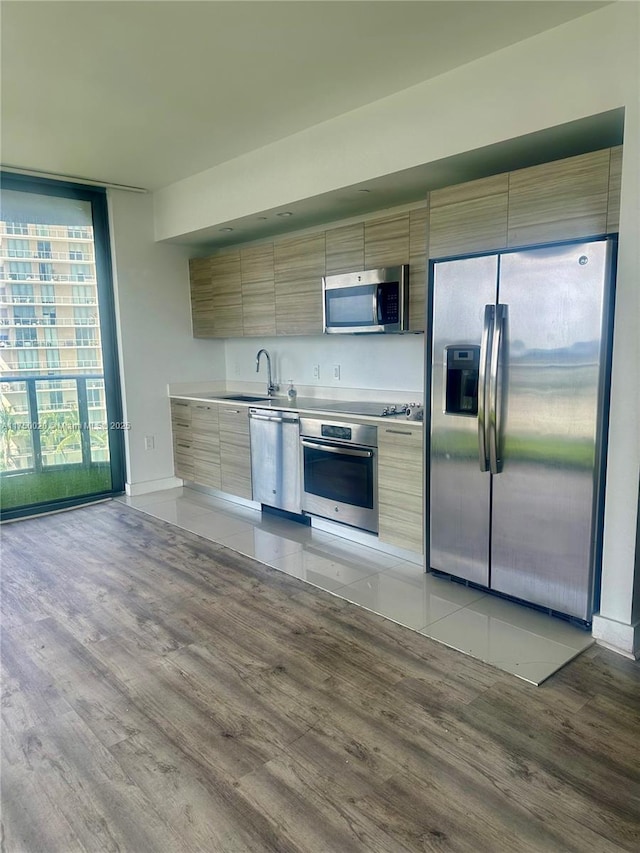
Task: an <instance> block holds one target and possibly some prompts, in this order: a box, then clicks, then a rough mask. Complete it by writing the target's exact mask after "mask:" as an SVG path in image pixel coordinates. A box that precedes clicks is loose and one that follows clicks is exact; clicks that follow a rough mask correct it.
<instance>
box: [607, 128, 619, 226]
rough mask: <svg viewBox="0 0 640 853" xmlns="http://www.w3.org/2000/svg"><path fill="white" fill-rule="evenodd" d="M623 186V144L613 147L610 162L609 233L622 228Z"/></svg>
mask: <svg viewBox="0 0 640 853" xmlns="http://www.w3.org/2000/svg"><path fill="white" fill-rule="evenodd" d="M621 188H622V145H618V146H617V147H616V148H612V149H611V160H610V162H609V198H608V201H607V234H617V233H618V231H619V230H620V191H621Z"/></svg>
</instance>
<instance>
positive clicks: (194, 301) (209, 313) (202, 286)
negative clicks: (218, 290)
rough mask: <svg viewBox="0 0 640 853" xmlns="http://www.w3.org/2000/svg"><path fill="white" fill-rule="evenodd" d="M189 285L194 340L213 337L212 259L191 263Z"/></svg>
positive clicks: (200, 259) (197, 259)
mask: <svg viewBox="0 0 640 853" xmlns="http://www.w3.org/2000/svg"><path fill="white" fill-rule="evenodd" d="M189 285H190V290H191V321H192V331H193V336H194V338H210V337H213V332H214V329H213V283H212V281H211V258H192V259H191V260H190V261H189Z"/></svg>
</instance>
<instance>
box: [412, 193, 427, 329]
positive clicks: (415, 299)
mask: <svg viewBox="0 0 640 853" xmlns="http://www.w3.org/2000/svg"><path fill="white" fill-rule="evenodd" d="M428 228H429V209H428V208H427V207H421V208H418V209H416V210H412V211H411V213H410V214H409V329H410V330H411V331H412V332H424V329H425V322H426V310H427V236H428V234H427V232H428Z"/></svg>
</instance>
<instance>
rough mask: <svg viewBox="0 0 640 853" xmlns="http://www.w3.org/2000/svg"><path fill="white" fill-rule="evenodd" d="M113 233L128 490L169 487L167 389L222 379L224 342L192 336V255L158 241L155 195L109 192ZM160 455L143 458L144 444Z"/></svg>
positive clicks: (170, 455)
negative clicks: (172, 385) (171, 385)
mask: <svg viewBox="0 0 640 853" xmlns="http://www.w3.org/2000/svg"><path fill="white" fill-rule="evenodd" d="M108 201H109V228H110V231H111V244H112V263H113V267H114V287H115V297H116V313H117V320H118V345H119V354H120V371H121V376H122V393H123V405H124V420H125V421H128V422H129V423H130V424H131V429H130V430H129V431H128V432H127V433H126V436H125V438H126V455H127V489H128V491H130V492H132V493H140V492H142V491H146V490H149V491H150V490H152V489H153V488H161V487H162V485H168V483H166V482H165V481H166V480H167V479H168V478H173V453H172V446H171V424H170V419H169V401H168V398H167V383H168V382H179V381H184V380H185V379H187V380H193V381H207V380H215V379H224V374H225V361H224V342H222V341H200V340H195V339H194V338H193V337H192V334H191V313H190V302H189V271H188V263H187V259H188V255H189V253H188V251H187V250H186V249H184V248H183V247H178V246H171V245H163V244H161V243H156V242H155V241H154V235H153V201H152V198H151V196H150V195H145V194H137V193H130V192H123V191H109V194H108ZM147 435H152V436H154V440H155V448H154V449H153V450H145V445H144V438H145V436H147Z"/></svg>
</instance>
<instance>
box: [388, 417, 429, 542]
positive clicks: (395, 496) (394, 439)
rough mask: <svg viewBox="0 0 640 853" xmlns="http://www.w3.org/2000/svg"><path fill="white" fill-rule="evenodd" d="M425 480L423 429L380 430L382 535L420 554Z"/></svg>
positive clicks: (396, 427) (398, 427) (395, 427)
mask: <svg viewBox="0 0 640 853" xmlns="http://www.w3.org/2000/svg"><path fill="white" fill-rule="evenodd" d="M423 477H424V452H423V427H422V426H415V425H412V424H411V423H409V422H407V423H402V422H399V423H394V424H393V425H390V426H388V427H387V426H385V427H378V512H379V533H378V535H379V537H380V539H381V540H382V541H384V542H388V543H389V544H390V545H397V546H399V547H402V548H408V549H409V550H412V551H417V552H418V553H422V552H423V548H424V543H423V531H424V506H423V501H424V497H423V495H424V485H423Z"/></svg>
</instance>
